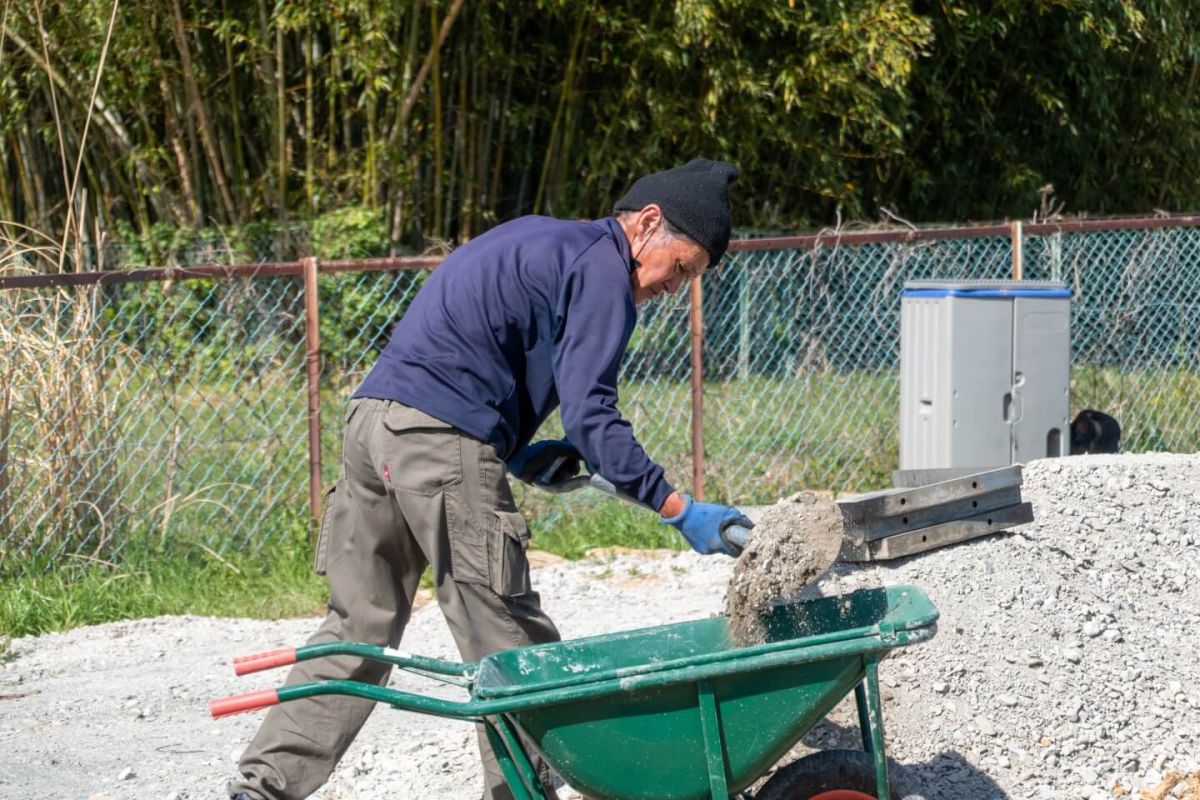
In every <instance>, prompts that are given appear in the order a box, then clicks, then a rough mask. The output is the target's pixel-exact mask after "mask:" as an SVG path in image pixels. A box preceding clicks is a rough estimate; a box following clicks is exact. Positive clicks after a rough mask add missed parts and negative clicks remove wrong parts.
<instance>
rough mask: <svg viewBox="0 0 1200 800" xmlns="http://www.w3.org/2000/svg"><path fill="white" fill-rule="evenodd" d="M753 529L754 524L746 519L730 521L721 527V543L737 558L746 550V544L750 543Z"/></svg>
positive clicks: (740, 518)
mask: <svg viewBox="0 0 1200 800" xmlns="http://www.w3.org/2000/svg"><path fill="white" fill-rule="evenodd" d="M753 527H754V523H753V522H751V521H750V520H749V519H747V518H746V517H738V518H737V519H729V520H726V521H725V522H724V523H723V524H722V525H721V542H722V543H724V545H725V547H726V548H727V549H728V550H729V552H730V554H732V555H733V556H734V557H735V558H736V557H737V556H740V555H741V554H742V551H743V550H745V549H746V542H748V541H750V529H751V528H753Z"/></svg>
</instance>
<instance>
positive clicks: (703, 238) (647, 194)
mask: <svg viewBox="0 0 1200 800" xmlns="http://www.w3.org/2000/svg"><path fill="white" fill-rule="evenodd" d="M737 176H738V170H737V167H735V166H734V165H733V164H729V163H727V162H724V161H709V160H708V159H707V158H694V159H692V160H691V161H689V162H688V163H686V164H684V165H683V166H682V167H675V168H673V169H668V170H665V171H663V172H654V173H651V174H649V175H643V176H642V177H640V178H638V179H637V180H636V181H635V182H634V184H633V186H631V187H630V189H629V191H628V192H626V193H625V196H624V197H622V198H621V199H620V200H618V201H617V202H616V204H615V205H614V206H613V211H614V212H619V211H641V210H642V209H643V208H645V207H646V206H648V205H650V204H651V203H657V204H658V205H659V206H660V207H661V208H662V211H663V215H664V216H665V217H666V218H667V221H668V222H670V223H671V224H672V225H673V226H675V227H676V228H678V229H679V230H680V231H682V232H683V233H685V234H687V235H688V236H689V237H691V238H692V239H693V240H694V241H695V242H696V244H698V245H700V246H701V247H703V248H704V249H705V250H707V251H708V258H709V261H708V264H709V266H716V263H717V262H718V261H720V260H721V256H723V255H725V249H726V248H727V247H728V246H729V230H730V228H731V227H732V225H733V218H732V213H731V211H730V208H729V184H731V183H733V182H734V181H735V180H737Z"/></svg>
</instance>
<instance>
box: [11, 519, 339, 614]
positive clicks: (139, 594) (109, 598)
mask: <svg viewBox="0 0 1200 800" xmlns="http://www.w3.org/2000/svg"><path fill="white" fill-rule="evenodd" d="M312 558H313V556H312V549H311V546H310V545H309V543H308V534H307V529H306V526H304V525H303V524H302V523H300V524H293V526H292V528H291V530H290V532H289V534H288V535H287V536H286V537H285V538H284V539H283V540H282V541H280V542H278V543H277V544H276V545H275V546H273V547H270V548H264V549H263V550H262V551H261V552H258V553H252V554H243V553H229V554H225V555H216V554H215V553H213V552H212V551H210V550H207V549H206V548H202V547H199V546H194V547H186V548H185V547H175V546H172V547H166V548H162V547H160V546H159V544H158V543H157V542H156V540H155V538H154V537H152V536H138V535H136V534H134V535H131V536H130V539H129V541H128V542H127V543H126V546H125V547H124V548H123V550H122V551H121V553H120V555H119V556H117V557H116V558H115V560H110V561H100V560H93V559H89V558H86V557H80V558H77V559H75V560H74V561H72V562H68V563H66V564H62V563H60V564H56V565H53V566H51V565H48V564H46V563H43V562H42V561H41V560H39V559H36V558H34V559H21V560H20V561H19V562H18V563H10V564H6V565H5V566H4V569H3V571H2V572H0V634H4V635H8V636H13V637H16V636H29V635H36V634H41V633H48V632H51V631H57V630H67V629H70V628H74V627H78V626H80V625H94V624H99V623H102V622H111V621H113V620H119V619H137V618H141V617H153V616H159V615H162V614H204V615H214V616H250V617H261V618H266V619H275V618H279V617H288V616H299V615H305V614H319V613H321V611H322V610H323V607H324V604H325V602H326V600H327V597H328V594H327V589H326V586H325V582H324V579H322V578H318V577H317V576H316V575H315V574H314V573H313V572H312Z"/></svg>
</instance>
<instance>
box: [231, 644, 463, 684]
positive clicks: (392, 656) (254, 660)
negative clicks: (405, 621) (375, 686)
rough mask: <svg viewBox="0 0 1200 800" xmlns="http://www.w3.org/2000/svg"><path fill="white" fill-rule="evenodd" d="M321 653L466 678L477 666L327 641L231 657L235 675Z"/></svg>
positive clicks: (318, 655)
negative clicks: (354, 657) (356, 657)
mask: <svg viewBox="0 0 1200 800" xmlns="http://www.w3.org/2000/svg"><path fill="white" fill-rule="evenodd" d="M323 656H358V657H360V658H366V659H369V660H371V661H382V662H383V663H385V664H391V665H392V666H396V667H400V668H401V669H408V670H419V671H421V672H430V673H433V674H434V675H453V676H455V677H459V678H468V677H470V676H472V675H473V674H474V673H475V670H476V669H478V667H479V665H478V664H476V663H473V662H472V663H462V662H458V661H442V660H441V659H437V658H427V657H426V656H418V655H413V654H412V653H405V652H402V651H400V650H393V649H392V648H390V647H380V646H379V645H374V644H364V643H362V642H327V643H325V644H310V645H305V646H303V647H289V648H284V649H282V650H268V651H266V652H264V653H254V654H253V655H248V656H238V657H236V658H234V659H233V671H234V673H235V674H237V675H249V674H250V673H251V672H261V671H262V670H264V669H273V668H275V667H285V666H287V665H289V664H295V663H296V662H297V661H307V660H309V659H310V658H321V657H323Z"/></svg>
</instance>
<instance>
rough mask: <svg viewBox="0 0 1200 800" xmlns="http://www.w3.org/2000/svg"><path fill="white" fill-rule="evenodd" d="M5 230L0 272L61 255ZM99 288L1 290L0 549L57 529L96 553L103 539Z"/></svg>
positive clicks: (64, 541) (104, 433)
mask: <svg viewBox="0 0 1200 800" xmlns="http://www.w3.org/2000/svg"><path fill="white" fill-rule="evenodd" d="M13 233H14V229H13V226H11V225H5V226H0V274H9V275H11V274H20V273H22V272H27V273H31V272H43V271H50V270H46V269H40V270H39V269H37V268H36V267H35V266H33V265H39V266H43V267H45V266H48V264H54V265H57V264H58V263H60V262H59V257H60V256H61V252H56V247H55V246H51V245H47V244H45V243H44V242H45V240H42V241H43V243H42V244H41V245H40V246H29V245H26V244H25V243H24V241H22V240H21V239H17V238H15V237H14V236H13ZM39 262H40V264H39ZM68 263H69V262H68ZM97 295H98V289H97V288H96V287H55V288H46V289H37V290H25V289H9V290H5V291H2V292H0V319H3V320H5V325H3V326H2V327H0V552H4V551H6V550H8V549H10V548H12V547H14V544H15V545H16V546H17V547H19V549H22V550H25V549H28V548H30V547H32V548H33V549H40V548H41V547H42V545H44V544H47V543H48V542H47V541H46V540H47V539H57V540H59V541H58V542H57V543H56V544H57V546H58V547H62V546H63V545H67V549H74V547H72V546H71V545H73V544H77V543H82V542H85V541H88V542H95V546H94V549H93V555H95V554H97V553H100V552H102V551H103V550H104V549H105V547H106V546H107V544H108V543H109V541H110V539H111V531H112V528H113V523H114V518H115V515H116V512H117V497H118V496H119V486H118V480H117V476H116V475H115V473H114V471H113V469H112V467H111V459H110V457H109V454H108V450H107V445H109V444H111V433H112V429H113V417H114V413H113V412H114V408H113V397H114V396H115V393H114V392H113V391H112V387H111V386H110V376H108V375H107V374H106V370H105V366H104V360H105V350H104V348H103V347H101V342H100V338H99V336H98V335H97V331H98V328H97V312H96V308H97ZM18 498H19V501H20V502H19V504H17V503H14V500H15V499H18Z"/></svg>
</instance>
